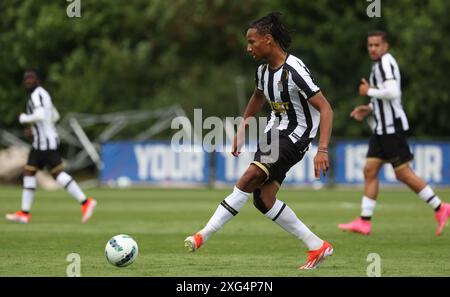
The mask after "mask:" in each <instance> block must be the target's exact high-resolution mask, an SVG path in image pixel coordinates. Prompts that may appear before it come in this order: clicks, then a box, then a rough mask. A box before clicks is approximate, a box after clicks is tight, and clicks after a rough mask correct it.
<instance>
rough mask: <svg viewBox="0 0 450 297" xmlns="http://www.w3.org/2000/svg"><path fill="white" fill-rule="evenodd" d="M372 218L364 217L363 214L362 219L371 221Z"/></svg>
mask: <svg viewBox="0 0 450 297" xmlns="http://www.w3.org/2000/svg"><path fill="white" fill-rule="evenodd" d="M371 218H372V217H363V216H361V219H363V220H364V221H370V219H371Z"/></svg>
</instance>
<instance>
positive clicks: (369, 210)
mask: <svg viewBox="0 0 450 297" xmlns="http://www.w3.org/2000/svg"><path fill="white" fill-rule="evenodd" d="M376 205H377V201H376V200H375V199H371V198H369V197H367V196H363V197H362V200H361V217H366V218H370V217H372V216H373V210H374V209H375V206H376Z"/></svg>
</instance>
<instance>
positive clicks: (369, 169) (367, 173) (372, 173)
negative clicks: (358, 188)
mask: <svg viewBox="0 0 450 297" xmlns="http://www.w3.org/2000/svg"><path fill="white" fill-rule="evenodd" d="M377 175H378V172H377V170H376V168H374V167H373V166H370V165H366V166H364V178H365V179H374V178H376V177H377Z"/></svg>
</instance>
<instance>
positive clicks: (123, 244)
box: [105, 234, 139, 267]
mask: <svg viewBox="0 0 450 297" xmlns="http://www.w3.org/2000/svg"><path fill="white" fill-rule="evenodd" d="M138 252H139V250H138V245H137V243H136V241H134V239H133V238H131V236H128V235H125V234H120V235H116V236H114V237H113V238H111V239H110V240H109V241H108V242H107V243H106V247H105V256H106V259H107V260H108V262H109V263H111V264H112V265H114V266H117V267H125V266H128V265H130V264H131V263H133V262H134V260H136V257H137V255H138Z"/></svg>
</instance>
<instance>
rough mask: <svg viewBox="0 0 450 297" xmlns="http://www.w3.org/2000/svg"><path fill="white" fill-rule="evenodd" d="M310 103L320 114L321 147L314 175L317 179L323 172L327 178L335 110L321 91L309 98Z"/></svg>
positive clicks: (316, 159)
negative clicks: (329, 145) (329, 146)
mask: <svg viewBox="0 0 450 297" xmlns="http://www.w3.org/2000/svg"><path fill="white" fill-rule="evenodd" d="M308 102H309V103H310V104H311V105H312V106H313V107H314V108H315V109H317V110H318V111H319V113H320V138H319V147H318V150H317V154H316V156H315V157H314V173H315V176H316V178H319V177H320V172H321V171H322V172H323V175H324V176H325V175H326V173H327V171H328V168H329V166H330V164H329V161H328V144H329V143H330V138H331V131H332V129H333V109H332V108H331V106H330V103H329V102H328V100H327V99H326V98H325V96H324V95H323V94H322V92H320V91H319V92H318V93H316V94H315V95H314V96H312V97H311V98H309V100H308Z"/></svg>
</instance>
